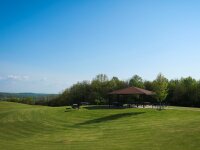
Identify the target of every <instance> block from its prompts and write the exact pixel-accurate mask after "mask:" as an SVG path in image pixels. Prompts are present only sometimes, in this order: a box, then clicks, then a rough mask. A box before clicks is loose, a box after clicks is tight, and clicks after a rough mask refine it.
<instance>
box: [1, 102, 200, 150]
mask: <svg viewBox="0 0 200 150" xmlns="http://www.w3.org/2000/svg"><path fill="white" fill-rule="evenodd" d="M195 110H200V109H195ZM199 141H200V111H191V110H185V109H177V110H176V109H172V110H164V111H156V110H152V109H109V110H108V109H94V110H88V109H81V110H70V109H69V110H68V111H67V112H65V107H56V108H51V107H43V106H29V105H23V104H17V103H8V102H0V149H2V150H21V149H30V150H31V149H37V150H43V149H48V150H51V149H57V150H62V149H63V150H64V149H65V150H66V149H73V150H76V149H87V150H93V149H95V150H102V149H114V150H117V149H130V150H133V149H137V150H140V149H147V150H150V149H153V150H160V149H162V150H165V149H166V150H169V149H170V150H173V149H174V150H175V149H176V150H177V149H180V150H191V149H192V150H195V149H199V148H200V142H199Z"/></svg>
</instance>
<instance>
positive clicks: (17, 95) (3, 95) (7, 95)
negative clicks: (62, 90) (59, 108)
mask: <svg viewBox="0 0 200 150" xmlns="http://www.w3.org/2000/svg"><path fill="white" fill-rule="evenodd" d="M45 96H56V94H43V93H5V92H0V98H13V97H15V98H26V97H32V98H38V97H45Z"/></svg>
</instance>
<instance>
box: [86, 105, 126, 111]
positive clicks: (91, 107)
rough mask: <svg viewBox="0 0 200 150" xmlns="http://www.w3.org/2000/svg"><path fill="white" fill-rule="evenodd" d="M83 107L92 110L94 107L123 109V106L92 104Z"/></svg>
mask: <svg viewBox="0 0 200 150" xmlns="http://www.w3.org/2000/svg"><path fill="white" fill-rule="evenodd" d="M84 108H85V109H88V110H94V109H125V107H114V106H110V107H109V106H108V105H93V106H84Z"/></svg>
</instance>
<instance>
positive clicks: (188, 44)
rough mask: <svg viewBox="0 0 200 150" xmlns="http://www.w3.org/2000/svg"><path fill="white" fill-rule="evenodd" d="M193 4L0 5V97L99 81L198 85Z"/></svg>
mask: <svg viewBox="0 0 200 150" xmlns="http://www.w3.org/2000/svg"><path fill="white" fill-rule="evenodd" d="M199 7H200V2H199V1H197V0H191V1H189V0H188V1H184V0H168V1H163V0H152V1H149V0H63V1H62V0H43V1H41V0H6V1H5V0H0V91H4V92H39V93H58V92H61V91H62V90H64V89H65V88H67V87H69V86H71V85H72V84H73V83H76V82H77V81H82V80H91V79H92V78H93V77H95V75H97V74H99V73H105V74H107V75H108V76H109V77H112V76H117V77H119V78H120V79H123V80H126V79H128V78H130V77H131V76H133V75H134V74H138V75H140V76H142V77H143V78H144V79H146V80H153V79H154V78H155V77H156V75H157V74H158V73H159V72H162V73H163V74H164V75H165V76H166V77H167V78H169V79H174V78H180V77H186V76H192V77H194V78H196V79H200V71H199V69H198V68H199V66H200V61H199V58H200V44H199V39H200V9H199Z"/></svg>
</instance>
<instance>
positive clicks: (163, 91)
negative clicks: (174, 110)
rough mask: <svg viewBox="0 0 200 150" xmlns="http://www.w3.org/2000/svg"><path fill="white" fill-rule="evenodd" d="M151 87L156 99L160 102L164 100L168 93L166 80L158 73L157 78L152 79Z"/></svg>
mask: <svg viewBox="0 0 200 150" xmlns="http://www.w3.org/2000/svg"><path fill="white" fill-rule="evenodd" d="M153 89H154V92H155V93H156V94H155V98H156V100H157V101H158V102H159V104H160V110H161V104H162V102H163V101H164V100H165V98H166V97H167V94H168V80H167V79H166V78H165V77H164V76H163V75H162V74H161V73H160V74H158V76H157V78H156V79H155V80H154V81H153Z"/></svg>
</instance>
